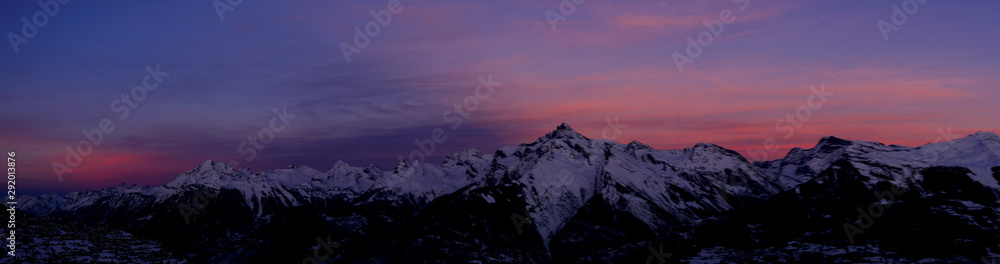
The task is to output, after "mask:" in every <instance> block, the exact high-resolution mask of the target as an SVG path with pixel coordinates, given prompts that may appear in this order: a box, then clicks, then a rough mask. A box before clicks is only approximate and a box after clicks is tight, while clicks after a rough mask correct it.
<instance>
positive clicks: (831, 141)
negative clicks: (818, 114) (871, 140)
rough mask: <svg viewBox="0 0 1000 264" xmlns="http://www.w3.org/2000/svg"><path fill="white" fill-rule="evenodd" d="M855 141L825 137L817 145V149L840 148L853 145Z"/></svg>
mask: <svg viewBox="0 0 1000 264" xmlns="http://www.w3.org/2000/svg"><path fill="white" fill-rule="evenodd" d="M851 143H853V141H850V140H846V139H842V138H838V137H835V136H827V137H823V138H821V139H820V140H819V142H818V143H816V147H827V148H839V147H846V146H849V145H851Z"/></svg>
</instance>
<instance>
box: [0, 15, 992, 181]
mask: <svg viewBox="0 0 1000 264" xmlns="http://www.w3.org/2000/svg"><path fill="white" fill-rule="evenodd" d="M579 2H580V3H575V2H574V1H573V0H566V1H562V2H560V1H497V2H495V1H425V0H416V1H409V0H403V1H280V2H279V1H255V0H245V1H239V0H232V1H229V0H219V1H214V2H213V1H155V2H153V1H141V3H140V2H136V1H127V2H126V1H100V2H98V1H69V2H66V3H60V2H59V1H57V0H52V1H49V2H45V1H44V0H43V1H42V2H41V3H46V4H43V5H40V4H39V3H38V2H35V1H3V2H2V3H0V31H2V32H0V33H4V36H5V38H4V40H5V41H4V42H3V43H0V124H2V125H0V147H2V148H4V151H5V152H10V151H14V152H15V159H16V171H17V175H16V176H17V179H18V180H20V181H18V185H17V188H18V189H17V190H18V191H19V193H22V194H39V193H65V192H71V191H81V190H86V189H99V188H104V187H108V186H113V185H118V184H120V183H125V184H130V185H131V184H141V185H150V186H159V185H162V184H165V183H166V182H168V181H170V180H171V179H173V178H174V177H176V176H177V175H178V174H180V173H183V172H184V171H187V170H190V169H192V168H195V167H197V166H198V165H200V164H201V163H203V162H204V161H205V160H215V161H220V162H229V163H230V164H233V165H235V166H237V167H247V168H250V169H253V170H255V171H260V170H268V169H278V168H284V167H287V166H289V165H306V166H309V167H312V168H315V169H318V170H320V171H325V170H328V169H329V168H331V167H332V166H333V164H335V163H336V162H337V161H338V160H343V161H346V162H348V163H350V164H351V165H354V166H367V165H369V164H375V165H377V166H379V167H381V168H383V169H392V168H393V167H394V166H395V165H396V164H397V163H398V162H399V160H400V158H404V159H408V160H413V159H419V160H423V161H424V162H430V163H440V162H441V160H443V157H445V156H446V155H448V154H450V153H454V152H456V151H460V150H462V149H467V148H475V149H478V150H481V151H484V152H492V151H495V150H496V149H497V148H499V147H501V146H505V145H517V144H521V143H528V142H533V141H535V140H536V139H537V138H538V137H540V136H542V135H544V134H545V133H547V132H550V131H552V130H553V129H555V128H556V127H557V126H558V125H559V124H561V123H567V124H569V125H570V126H572V127H573V128H574V129H575V130H576V131H578V132H580V133H581V134H583V135H585V136H587V137H590V138H594V139H609V140H614V141H617V142H622V143H628V142H630V141H633V140H636V141H639V142H643V143H646V144H648V145H650V146H653V147H655V148H658V149H678V148H687V147H691V146H693V145H694V144H696V143H698V142H710V143H715V144H718V145H720V146H722V147H725V148H728V149H733V150H736V151H738V152H740V153H742V154H743V155H744V156H746V157H747V158H748V159H750V160H774V159H778V158H781V157H782V156H784V154H785V153H787V151H788V150H789V149H791V148H794V147H803V148H809V147H812V146H814V145H815V144H816V142H817V141H818V140H819V139H820V138H822V137H824V136H837V137H840V138H846V139H851V140H868V141H879V142H883V143H886V144H898V145H906V146H919V145H923V144H927V143H932V142H935V141H940V140H941V138H942V134H947V135H961V136H964V135H968V134H971V133H974V132H976V131H993V132H1000V115H997V113H998V112H1000V104H998V103H997V102H998V99H997V98H998V95H1000V89H998V85H1000V80H998V78H1000V77H998V76H1000V63H998V62H1000V52H998V50H997V47H1000V34H998V33H997V32H998V31H997V30H996V25H1000V17H998V16H996V13H997V12H998V11H1000V2H997V1H936V0H928V1H924V3H920V2H919V1H916V0H911V1H766V2H765V1H757V0H751V1H743V0H737V1H600V0H586V1H582V0H580V1H579ZM56 7H57V8H58V9H56ZM897 9H898V11H896V10H897ZM373 13H374V15H373ZM25 21H28V22H27V23H28V24H26V22H25ZM355 27H357V31H356V30H355ZM366 28H367V30H368V31H367V32H365V30H366ZM359 31H360V32H363V34H364V36H359V33H358V32H359ZM689 39H690V40H689ZM345 51H348V52H346V53H345ZM126 113H127V114H126ZM432 143H433V144H432ZM7 154H9V153H7ZM54 164H55V165H54Z"/></svg>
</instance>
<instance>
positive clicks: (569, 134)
mask: <svg viewBox="0 0 1000 264" xmlns="http://www.w3.org/2000/svg"><path fill="white" fill-rule="evenodd" d="M544 139H587V137H584V136H583V135H581V134H580V133H578V132H576V130H573V128H572V127H570V126H569V125H567V124H566V123H562V124H561V125H559V126H558V127H556V130H553V131H552V132H549V133H548V134H546V135H545V137H542V138H539V139H538V140H539V141H543V140H544Z"/></svg>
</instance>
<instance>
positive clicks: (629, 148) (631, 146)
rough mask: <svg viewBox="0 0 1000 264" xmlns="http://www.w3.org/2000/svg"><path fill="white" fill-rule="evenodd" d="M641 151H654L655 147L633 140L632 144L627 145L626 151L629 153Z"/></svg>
mask: <svg viewBox="0 0 1000 264" xmlns="http://www.w3.org/2000/svg"><path fill="white" fill-rule="evenodd" d="M640 149H650V150H651V149H653V147H650V146H649V145H646V144H643V143H642V142H639V141H635V140H633V141H632V142H629V143H628V145H625V150H627V151H635V150H640Z"/></svg>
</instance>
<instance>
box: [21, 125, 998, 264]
mask: <svg viewBox="0 0 1000 264" xmlns="http://www.w3.org/2000/svg"><path fill="white" fill-rule="evenodd" d="M998 182H1000V137H998V136H997V134H995V133H991V132H977V133H975V134H972V135H968V136H966V137H962V138H958V139H955V140H951V141H946V142H938V143H933V144H927V145H924V146H920V147H906V146H897V145H884V144H882V143H878V142H868V141H851V140H845V139H840V138H836V137H825V138H823V139H821V140H820V141H819V142H818V143H817V145H816V146H814V147H812V148H809V149H801V148H795V149H792V150H791V151H789V152H788V154H787V155H786V156H785V157H783V158H781V159H777V160H772V161H759V162H750V161H748V160H747V159H745V158H744V157H743V156H741V155H740V154H739V153H737V152H735V151H732V150H728V149H725V148H723V147H720V146H717V145H714V144H706V143H699V144H696V145H695V146H693V147H691V148H685V149H673V150H657V149H654V148H652V147H650V146H648V145H645V144H643V143H640V142H636V141H633V142H630V143H628V144H622V143H618V142H614V141H610V140H600V139H589V138H587V137H585V136H583V135H581V134H579V133H577V132H576V131H574V130H573V129H572V128H570V127H569V126H568V125H566V124H562V125H560V126H559V127H557V128H556V129H555V130H554V131H552V132H550V133H548V134H546V135H544V136H542V137H540V138H538V139H537V140H536V141H535V142H531V143H526V144H521V145H518V146H506V147H502V148H500V149H499V150H496V151H495V152H493V153H483V152H480V151H477V150H473V149H468V150H464V151H460V152H457V153H454V154H451V155H449V156H447V157H446V158H445V160H444V162H443V163H442V164H440V165H435V164H428V163H408V162H405V161H400V163H399V164H398V165H397V166H396V167H395V168H393V169H392V170H383V169H381V168H379V167H377V166H367V167H354V166H351V165H349V164H347V163H345V162H342V161H341V162H338V163H336V164H335V165H334V166H333V168H331V169H330V170H327V171H319V170H315V169H312V168H309V167H305V166H289V167H288V168H285V169H278V170H270V171H261V172H255V171H251V170H249V169H242V170H237V169H233V168H231V167H229V166H227V165H226V164H225V163H219V162H214V161H206V162H204V163H203V164H201V165H200V166H197V167H196V168H194V169H192V170H189V171H187V172H184V173H182V174H180V175H179V176H177V177H176V178H175V179H173V180H172V181H170V182H169V183H167V184H165V185H163V186H157V187H150V186H139V185H124V184H122V185H119V186H113V187H109V188H105V189H100V190H87V191H82V192H74V193H69V194H66V195H56V194H48V195H40V196H26V197H19V199H20V201H19V205H18V210H19V211H20V212H26V213H28V214H30V215H31V216H29V217H32V218H33V220H32V221H33V222H45V223H47V224H46V225H41V224H38V225H35V226H47V227H48V229H47V230H48V231H45V230H39V229H37V228H36V227H32V224H30V223H29V224H28V227H23V228H26V229H27V230H25V231H20V230H19V231H18V232H19V233H24V234H25V235H24V236H26V237H31V238H30V239H27V241H28V242H23V243H27V244H26V245H22V248H23V249H24V250H26V254H25V256H24V258H29V259H30V260H37V261H43V262H51V261H53V260H55V259H57V258H60V257H61V258H63V259H65V256H64V255H65V254H70V252H69V251H67V250H53V249H52V247H53V245H62V244H59V243H52V241H58V240H60V239H65V238H64V237H60V236H59V235H57V234H65V233H77V232H79V233H86V232H91V233H93V232H92V231H88V230H96V229H100V230H108V229H110V230H114V232H120V233H124V234H128V236H127V237H131V238H129V239H134V240H137V241H138V240H141V241H142V243H138V242H136V243H137V244H142V245H147V246H143V247H135V248H132V249H123V248H117V249H114V250H103V251H101V252H104V253H106V254H112V255H136V254H140V255H143V256H146V255H148V256H149V258H145V259H138V260H136V259H133V260H132V261H137V262H187V263H258V262H259V263H776V262H781V263H833V262H852V263H858V262H871V263H884V262H924V263H983V262H986V263H989V262H990V261H993V260H995V259H996V258H1000V210H998V209H997V208H998V202H1000V185H998ZM53 222H59V224H52V223H53ZM53 226H58V228H59V230H64V229H65V230H67V231H63V232H51V229H53V228H56V227H53ZM32 228H36V229H32ZM38 228H40V227H38ZM3 232H5V233H6V232H7V230H6V229H5V230H4V231H3ZM102 232H104V231H102ZM33 235H34V236H33ZM88 239H91V240H93V239H99V237H95V236H91V237H84V238H75V239H74V240H73V241H77V240H88ZM22 240H25V239H22ZM129 243H131V242H129ZM99 250H102V249H101V248H96V249H94V250H85V251H83V252H73V253H72V254H78V255H79V256H78V257H80V258H87V257H90V255H93V254H97V253H99V252H98V251H99ZM32 252H33V253H34V254H32ZM150 252H161V253H158V254H149V253H150ZM162 252H167V253H169V254H162ZM88 254H89V255H88ZM109 258H110V257H109ZM90 259H93V257H90ZM11 260H12V259H11V258H5V259H4V261H11ZM77 260H79V259H77ZM18 261H20V260H18Z"/></svg>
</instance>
